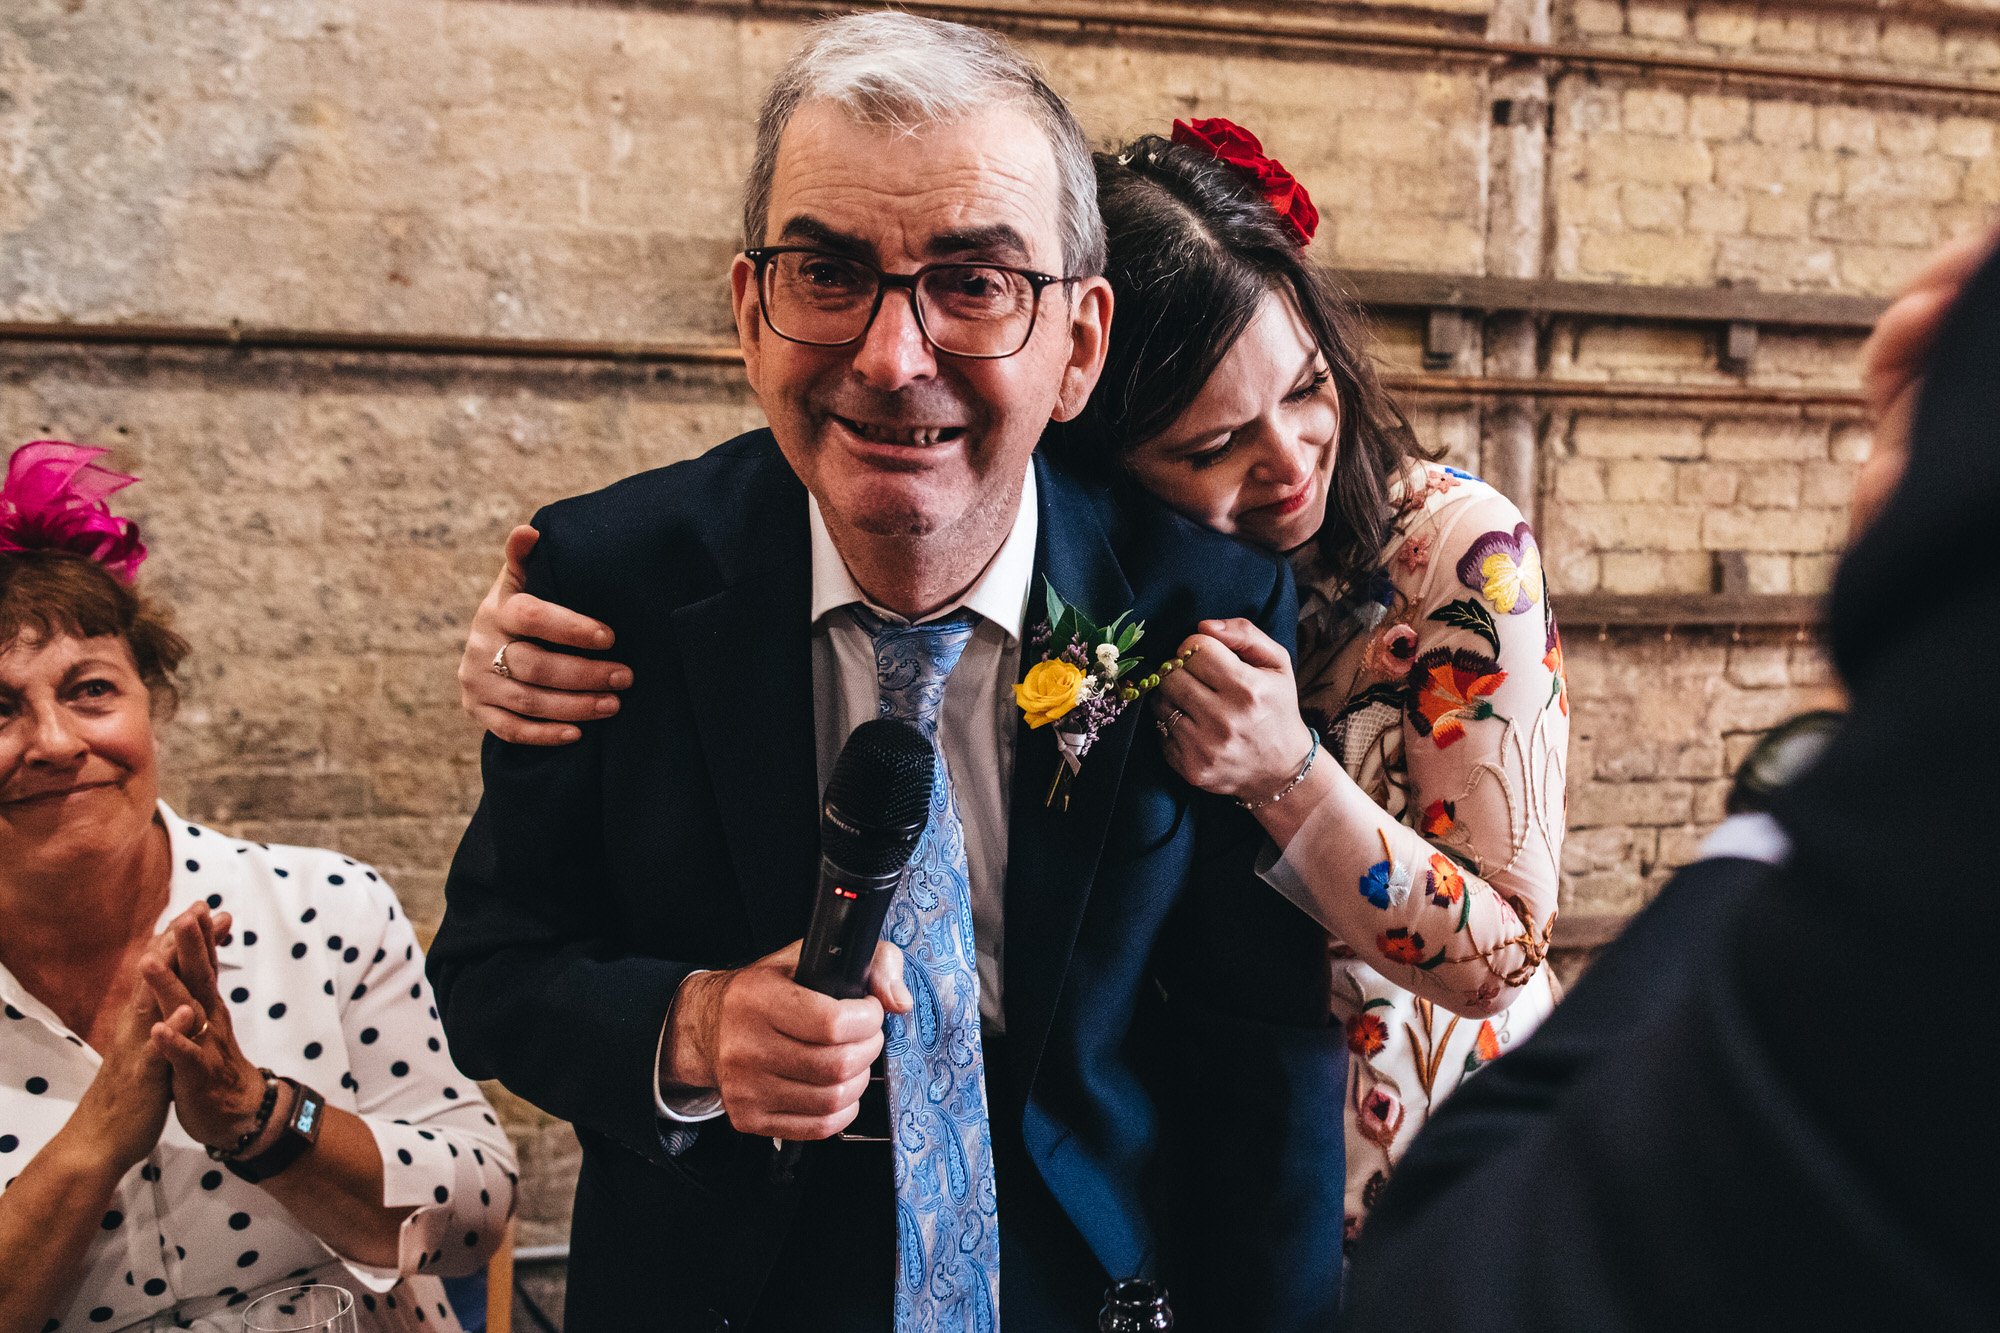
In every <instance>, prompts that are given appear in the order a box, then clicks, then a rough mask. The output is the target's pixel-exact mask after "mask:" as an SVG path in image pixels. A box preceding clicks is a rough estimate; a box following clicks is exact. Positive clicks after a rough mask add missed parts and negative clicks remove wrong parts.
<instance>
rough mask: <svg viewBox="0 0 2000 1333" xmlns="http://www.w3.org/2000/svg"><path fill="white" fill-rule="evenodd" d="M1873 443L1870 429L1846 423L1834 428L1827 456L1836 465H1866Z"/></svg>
mask: <svg viewBox="0 0 2000 1333" xmlns="http://www.w3.org/2000/svg"><path fill="white" fill-rule="evenodd" d="M1871 443H1872V437H1871V435H1870V433H1869V430H1868V427H1866V426H1864V425H1860V424H1858V423H1854V422H1846V423H1843V424H1841V425H1839V426H1837V427H1835V428H1834V432H1833V440H1832V442H1831V444H1830V445H1829V446H1828V448H1827V456H1828V457H1829V458H1831V459H1832V460H1833V461H1834V462H1836V463H1865V462H1867V461H1868V451H1869V447H1870V444H1871Z"/></svg>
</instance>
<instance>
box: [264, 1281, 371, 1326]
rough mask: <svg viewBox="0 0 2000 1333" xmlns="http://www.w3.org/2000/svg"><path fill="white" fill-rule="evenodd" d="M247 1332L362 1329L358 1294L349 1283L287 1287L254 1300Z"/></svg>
mask: <svg viewBox="0 0 2000 1333" xmlns="http://www.w3.org/2000/svg"><path fill="white" fill-rule="evenodd" d="M243 1333H360V1324H359V1323H358V1322H357V1321H356V1319H355V1317H354V1296H353V1295H352V1294H351V1293H350V1292H349V1291H348V1290H347V1289H346V1288H345V1287H335V1286H330V1285H327V1284H324V1283H313V1284H310V1285H307V1286H303V1287H286V1288H285V1289H284V1290H283V1291H274V1292H272V1293H271V1294H270V1295H269V1296H261V1297H259V1298H258V1299H256V1300H254V1301H252V1302H250V1305H249V1308H247V1309H246V1310H244V1311H243Z"/></svg>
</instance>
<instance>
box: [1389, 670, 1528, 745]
mask: <svg viewBox="0 0 2000 1333" xmlns="http://www.w3.org/2000/svg"><path fill="white" fill-rule="evenodd" d="M1506 679H1507V673H1506V672H1504V671H1502V670H1501V669H1500V664H1499V663H1498V662H1496V661H1494V660H1493V659H1492V658H1490V657H1486V656H1484V655H1482V654H1480V653H1476V652H1474V651H1473V650H1472V649H1470V648H1457V649H1452V648H1433V649H1431V650H1430V651H1429V652H1427V653H1425V654H1424V655H1423V656H1422V657H1419V658H1418V659H1417V664H1416V666H1414V667H1412V668H1411V670H1410V694H1411V698H1410V720H1411V721H1412V722H1414V723H1415V724H1416V728H1417V734H1418V735H1419V736H1429V737H1431V738H1432V739H1433V740H1435V741H1436V742H1437V744H1438V748H1439V749H1440V750H1442V749H1445V748H1446V747H1447V746H1450V745H1452V744H1453V743H1454V742H1456V741H1457V740H1458V739H1459V738H1460V737H1461V736H1463V735H1465V724H1466V723H1468V722H1478V721H1482V720H1483V719H1485V718H1489V717H1493V716H1494V715H1495V714H1494V712H1493V704H1492V701H1491V700H1489V699H1488V698H1487V696H1488V695H1490V694H1492V693H1493V692H1494V691H1495V690H1497V689H1499V688H1500V686H1501V683H1502V682H1503V681H1505V680H1506Z"/></svg>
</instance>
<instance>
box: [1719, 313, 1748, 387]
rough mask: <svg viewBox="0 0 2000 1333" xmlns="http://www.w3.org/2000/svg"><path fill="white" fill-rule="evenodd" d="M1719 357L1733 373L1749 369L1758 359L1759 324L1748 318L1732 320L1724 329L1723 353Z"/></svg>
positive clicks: (1725, 368)
mask: <svg viewBox="0 0 2000 1333" xmlns="http://www.w3.org/2000/svg"><path fill="white" fill-rule="evenodd" d="M1718 359H1719V360H1720V361H1721V363H1722V368H1723V369H1724V370H1726V371H1728V372H1729V373H1730V374H1732V375H1740V374H1742V373H1743V372H1744V371H1747V370H1749V369H1750V363H1751V362H1752V361H1755V360H1756V359H1757V326H1756V325H1755V324H1754V323H1752V322H1751V321H1749V320H1747V319H1736V320H1731V321H1730V322H1729V327H1728V328H1727V329H1725V330H1724V331H1723V335H1722V355H1721V357H1720V358H1718Z"/></svg>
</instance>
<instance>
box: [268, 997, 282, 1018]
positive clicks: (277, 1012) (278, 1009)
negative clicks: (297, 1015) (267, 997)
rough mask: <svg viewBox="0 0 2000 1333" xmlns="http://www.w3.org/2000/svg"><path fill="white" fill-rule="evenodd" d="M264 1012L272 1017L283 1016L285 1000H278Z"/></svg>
mask: <svg viewBox="0 0 2000 1333" xmlns="http://www.w3.org/2000/svg"><path fill="white" fill-rule="evenodd" d="M264 1012H265V1013H267V1014H269V1015H270V1016H271V1017H273V1018H283V1017H284V1016H285V1002H284V1001H283V1000H280V1001H278V1002H277V1003H276V1004H274V1005H272V1006H271V1007H270V1008H269V1009H266V1010H265V1011H264Z"/></svg>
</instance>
